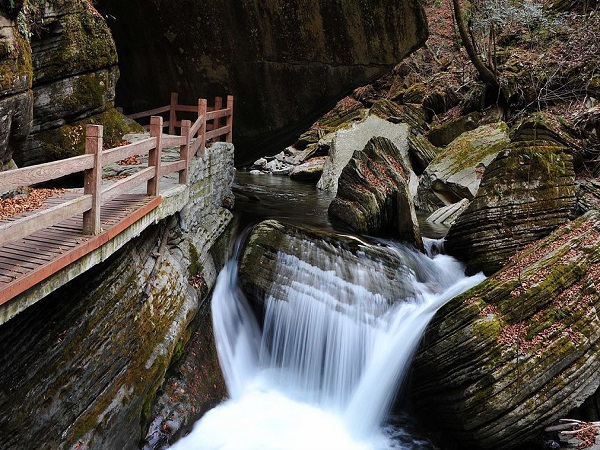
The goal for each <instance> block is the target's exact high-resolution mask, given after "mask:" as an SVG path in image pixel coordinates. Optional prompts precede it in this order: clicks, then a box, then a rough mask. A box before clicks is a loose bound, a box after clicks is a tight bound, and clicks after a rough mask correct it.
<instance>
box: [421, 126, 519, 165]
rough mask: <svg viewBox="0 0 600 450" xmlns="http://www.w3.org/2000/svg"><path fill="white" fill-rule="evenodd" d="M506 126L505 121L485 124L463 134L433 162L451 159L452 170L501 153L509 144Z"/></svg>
mask: <svg viewBox="0 0 600 450" xmlns="http://www.w3.org/2000/svg"><path fill="white" fill-rule="evenodd" d="M504 127H505V125H503V123H500V124H498V125H497V126H495V127H492V126H489V125H484V126H481V127H479V128H477V129H475V130H473V131H469V132H466V133H464V134H462V135H461V136H460V137H458V138H456V139H455V140H454V141H453V142H452V143H451V144H450V145H449V146H448V148H447V149H446V151H445V152H442V153H440V154H439V155H438V156H437V157H436V158H435V159H434V160H433V161H432V164H436V163H443V161H444V160H447V159H449V160H450V161H451V163H450V164H449V166H450V167H451V169H452V171H459V170H462V169H465V168H467V167H473V166H474V165H476V164H477V163H478V162H480V161H482V160H483V159H485V158H486V157H487V156H490V155H495V154H497V153H499V152H500V151H502V150H503V149H504V148H505V147H506V146H507V145H508V144H509V139H508V136H507V135H506V133H505V132H504V131H503V129H504Z"/></svg>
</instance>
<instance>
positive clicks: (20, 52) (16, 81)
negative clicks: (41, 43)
mask: <svg viewBox="0 0 600 450" xmlns="http://www.w3.org/2000/svg"><path fill="white" fill-rule="evenodd" d="M12 33H13V35H14V39H13V40H12V42H11V43H8V42H2V43H0V45H1V46H2V47H1V53H2V56H1V58H0V93H8V92H19V91H22V90H25V89H30V88H31V83H32V80H33V66H32V60H31V47H30V45H29V42H27V41H26V40H25V38H24V37H23V36H21V35H20V34H19V33H18V31H17V30H16V28H15V27H13V28H12Z"/></svg>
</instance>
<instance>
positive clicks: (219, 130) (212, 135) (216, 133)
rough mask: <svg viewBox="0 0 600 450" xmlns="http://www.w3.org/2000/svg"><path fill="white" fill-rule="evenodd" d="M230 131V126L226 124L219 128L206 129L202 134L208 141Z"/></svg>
mask: <svg viewBox="0 0 600 450" xmlns="http://www.w3.org/2000/svg"><path fill="white" fill-rule="evenodd" d="M230 131H231V126H229V125H227V126H224V127H221V128H217V129H216V130H212V131H208V132H207V133H206V134H205V135H204V138H205V139H206V140H207V141H208V140H210V139H215V138H218V137H220V136H225V135H226V134H229V132H230Z"/></svg>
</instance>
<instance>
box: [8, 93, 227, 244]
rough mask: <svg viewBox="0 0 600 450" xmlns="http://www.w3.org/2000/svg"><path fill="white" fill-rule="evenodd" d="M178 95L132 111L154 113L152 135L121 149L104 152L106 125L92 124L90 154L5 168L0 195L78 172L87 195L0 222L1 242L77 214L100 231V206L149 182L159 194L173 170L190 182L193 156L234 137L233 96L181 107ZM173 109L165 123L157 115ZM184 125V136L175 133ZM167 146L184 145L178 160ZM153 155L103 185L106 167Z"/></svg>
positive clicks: (87, 227) (87, 229)
mask: <svg viewBox="0 0 600 450" xmlns="http://www.w3.org/2000/svg"><path fill="white" fill-rule="evenodd" d="M178 99H179V96H178V95H177V93H173V94H171V103H170V104H169V105H168V106H164V107H160V108H155V109H152V110H150V111H144V112H140V113H136V114H132V115H130V116H129V117H130V118H133V119H137V118H144V117H147V116H148V115H149V116H150V125H149V128H150V137H149V138H148V139H144V140H142V141H139V142H135V143H132V144H127V145H124V146H121V147H116V148H110V149H107V150H103V146H102V144H103V128H102V126H101V125H88V126H87V128H86V146H85V155H81V156H75V157H73V158H67V159H63V160H60V161H54V162H50V163H45V164H39V165H37V166H31V167H24V168H21V169H15V170H8V171H4V172H0V193H2V192H6V191H10V190H14V189H17V188H19V187H22V186H32V185H35V184H39V183H43V182H47V181H51V180H54V179H57V178H61V177H64V176H66V175H71V174H74V173H78V172H83V174H84V186H83V194H82V195H81V196H79V197H77V198H75V199H72V200H69V201H67V202H64V203H62V204H60V205H57V206H53V207H51V208H47V209H43V210H40V211H37V212H35V213H33V214H30V215H28V216H26V217H22V218H19V219H13V220H9V221H7V222H5V223H2V224H0V245H3V244H5V243H7V242H10V241H14V240H17V239H21V238H23V237H26V236H28V235H29V234H31V233H34V232H36V231H39V230H41V229H43V228H47V227H50V226H52V225H55V224H57V223H59V222H62V221H63V220H66V219H68V218H70V217H73V216H75V215H78V214H83V230H82V231H83V233H85V234H92V235H95V234H99V233H100V232H101V229H100V226H101V225H100V208H101V205H102V204H103V203H105V202H107V201H109V200H111V199H113V198H115V197H117V196H119V195H121V194H124V193H127V192H131V190H132V189H134V188H135V187H137V186H139V185H142V184H144V183H146V193H147V195H149V196H158V195H159V194H160V192H159V181H160V178H161V177H163V176H165V175H168V174H170V173H178V174H179V183H180V184H187V183H188V182H189V163H190V159H191V157H192V155H196V154H198V153H203V152H204V149H205V145H206V142H207V141H209V140H216V139H221V138H224V139H225V140H226V141H227V142H231V141H232V126H233V96H231V95H230V96H228V97H227V103H226V106H225V108H223V99H222V98H221V97H217V98H215V104H214V106H212V107H209V106H208V102H207V100H206V99H199V100H198V104H197V105H196V106H189V105H180V104H179V103H178ZM167 112H168V113H169V120H168V121H165V120H164V118H163V117H162V116H159V115H157V114H163V113H167ZM177 112H185V113H188V114H189V113H193V114H196V115H197V119H196V120H195V121H194V123H192V122H191V120H188V119H184V120H181V121H179V120H177ZM166 126H168V127H169V135H163V128H164V127H166ZM175 128H180V134H179V136H174V135H172V134H173V132H174V130H175ZM164 147H179V160H177V161H174V162H168V163H166V162H165V163H163V162H162V158H161V156H162V150H163V148H164ZM145 154H147V155H148V167H147V168H144V169H142V170H140V171H138V172H137V173H135V174H133V175H130V176H128V177H127V178H124V179H122V180H119V181H117V182H115V183H113V184H111V185H109V186H104V187H103V186H102V168H103V167H104V166H106V165H108V164H112V163H115V162H118V161H120V160H122V159H126V158H128V157H131V156H134V155H145Z"/></svg>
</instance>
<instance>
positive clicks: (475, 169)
mask: <svg viewBox="0 0 600 450" xmlns="http://www.w3.org/2000/svg"><path fill="white" fill-rule="evenodd" d="M504 128H505V126H502V125H501V126H499V127H498V128H494V127H491V126H488V125H485V126H482V127H479V128H477V129H475V130H473V131H469V132H466V133H463V134H462V135H461V136H459V137H458V138H457V139H455V140H454V141H452V142H451V143H450V144H449V145H448V147H447V148H446V149H445V151H443V152H442V153H440V154H439V155H438V156H437V157H436V158H435V159H434V160H433V161H432V162H431V164H430V165H429V166H428V167H427V169H426V170H425V172H424V173H423V175H422V176H421V179H420V180H419V188H418V191H417V197H416V198H415V206H416V207H417V209H419V210H420V211H424V212H433V211H435V210H436V209H438V208H441V207H443V206H447V205H450V204H452V203H456V202H457V201H459V200H461V199H463V198H466V199H468V200H471V199H473V197H475V194H477V190H478V189H479V183H480V182H481V177H482V175H483V172H484V170H485V168H486V167H487V166H488V165H489V163H490V162H492V160H493V159H494V158H495V157H496V155H497V154H498V153H499V152H500V151H501V150H502V149H503V148H504V147H506V146H507V145H508V143H509V139H508V134H507V133H506V131H504Z"/></svg>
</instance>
